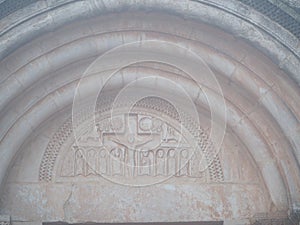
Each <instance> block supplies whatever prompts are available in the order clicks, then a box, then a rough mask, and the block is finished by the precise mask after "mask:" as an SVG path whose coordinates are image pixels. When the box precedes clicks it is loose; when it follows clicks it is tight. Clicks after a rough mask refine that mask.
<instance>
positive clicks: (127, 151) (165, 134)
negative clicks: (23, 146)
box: [60, 113, 203, 177]
mask: <svg viewBox="0 0 300 225" xmlns="http://www.w3.org/2000/svg"><path fill="white" fill-rule="evenodd" d="M97 127H98V134H99V138H98V145H94V146H92V145H88V144H89V143H91V142H88V141H87V140H88V138H86V137H88V136H89V133H87V134H85V136H83V137H82V138H81V139H82V140H83V141H82V142H80V143H82V145H81V146H77V145H74V146H73V148H72V153H71V154H68V155H67V156H66V157H65V158H64V162H63V167H62V170H61V174H60V175H61V176H63V177H75V176H84V177H86V176H93V175H106V176H126V177H135V176H165V177H169V176H178V177H182V176H186V177H201V176H203V171H200V167H199V164H200V163H201V153H200V152H199V150H198V149H194V148H192V146H191V145H189V143H188V142H187V141H186V139H185V138H184V137H183V135H181V134H180V133H179V131H178V130H176V129H175V128H174V127H172V126H171V125H170V124H168V123H166V122H163V121H162V120H161V119H159V118H156V117H153V116H149V115H141V114H137V113H132V114H130V115H119V116H117V117H116V118H107V119H103V120H102V121H100V122H99V123H98V124H97ZM114 129H116V131H115V130H114ZM202 157H203V155H202Z"/></svg>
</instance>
